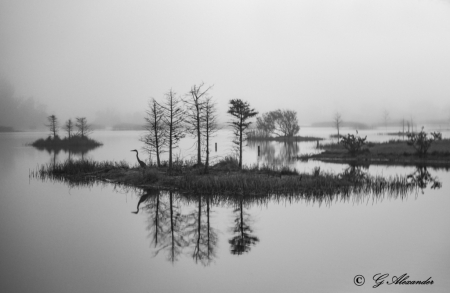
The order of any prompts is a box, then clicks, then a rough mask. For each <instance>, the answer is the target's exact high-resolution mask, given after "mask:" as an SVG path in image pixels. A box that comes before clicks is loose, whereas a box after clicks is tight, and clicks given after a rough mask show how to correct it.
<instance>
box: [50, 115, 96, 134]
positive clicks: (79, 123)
mask: <svg viewBox="0 0 450 293" xmlns="http://www.w3.org/2000/svg"><path fill="white" fill-rule="evenodd" d="M47 121H48V124H46V125H45V126H47V127H48V129H49V131H50V133H51V135H52V136H53V139H55V138H57V137H58V131H59V129H60V128H62V129H63V130H64V131H65V132H66V133H67V136H68V138H69V139H71V138H72V137H74V136H79V137H81V138H86V137H87V136H88V135H89V134H91V133H92V128H91V126H90V125H89V124H88V123H87V119H86V117H77V118H75V123H74V122H73V121H72V119H69V120H67V121H66V122H65V123H64V125H63V126H62V127H60V125H59V120H58V118H57V117H56V116H55V115H50V116H48V117H47Z"/></svg>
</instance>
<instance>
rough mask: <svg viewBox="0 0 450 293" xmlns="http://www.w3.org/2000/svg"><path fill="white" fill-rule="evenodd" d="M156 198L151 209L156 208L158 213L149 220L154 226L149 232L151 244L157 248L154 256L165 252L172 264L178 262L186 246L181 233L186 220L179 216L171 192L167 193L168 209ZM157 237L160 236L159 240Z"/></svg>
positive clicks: (179, 212)
mask: <svg viewBox="0 0 450 293" xmlns="http://www.w3.org/2000/svg"><path fill="white" fill-rule="evenodd" d="M158 198H159V196H158V197H157V205H155V206H154V207H153V210H155V209H156V208H158V213H157V214H156V215H154V216H153V220H151V223H153V225H155V226H154V228H152V230H151V233H152V234H153V242H154V243H155V247H157V249H156V251H155V255H157V254H158V253H159V252H161V251H163V250H165V251H167V253H168V255H167V260H169V261H170V262H172V263H174V262H175V261H177V260H178V256H179V255H180V254H181V252H182V250H183V248H184V247H186V246H187V245H188V241H187V240H186V238H185V236H184V233H183V230H184V227H185V226H186V220H187V218H186V216H183V215H182V214H181V207H180V206H179V205H175V204H174V201H175V196H174V193H173V192H172V191H169V204H168V209H167V208H165V204H163V203H161V202H160V201H159V199H158ZM155 217H156V220H155ZM153 225H152V226H153ZM158 235H159V236H160V238H159V240H158ZM158 242H159V245H158Z"/></svg>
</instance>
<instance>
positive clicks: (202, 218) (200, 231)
mask: <svg viewBox="0 0 450 293" xmlns="http://www.w3.org/2000/svg"><path fill="white" fill-rule="evenodd" d="M197 201H198V203H197V207H196V209H195V210H194V211H193V212H192V213H190V214H189V215H188V216H187V218H188V222H187V225H186V227H185V228H186V229H185V231H186V236H187V238H188V239H189V245H190V246H192V247H193V249H192V253H191V255H192V258H193V259H194V260H195V262H196V263H197V262H198V261H200V262H201V263H202V264H203V265H205V266H206V265H209V264H210V263H211V261H212V260H213V259H214V257H215V255H216V254H215V246H216V245H217V233H216V231H215V229H213V228H212V227H211V221H210V220H211V219H210V213H211V207H210V197H208V196H206V197H205V198H203V197H202V196H197Z"/></svg>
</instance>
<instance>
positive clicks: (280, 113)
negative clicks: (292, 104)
mask: <svg viewBox="0 0 450 293" xmlns="http://www.w3.org/2000/svg"><path fill="white" fill-rule="evenodd" d="M272 115H273V116H274V118H275V119H274V120H275V127H276V129H277V130H278V132H279V133H281V135H280V136H285V137H293V136H294V135H296V134H297V133H298V132H299V131H300V126H298V120H297V112H296V111H292V110H277V111H275V112H273V114H272Z"/></svg>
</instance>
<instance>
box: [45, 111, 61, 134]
mask: <svg viewBox="0 0 450 293" xmlns="http://www.w3.org/2000/svg"><path fill="white" fill-rule="evenodd" d="M47 120H48V124H46V125H45V126H47V127H48V128H49V130H50V133H52V134H53V138H56V137H57V136H58V128H59V125H58V124H59V123H58V118H56V116H55V115H50V116H48V117H47Z"/></svg>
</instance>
